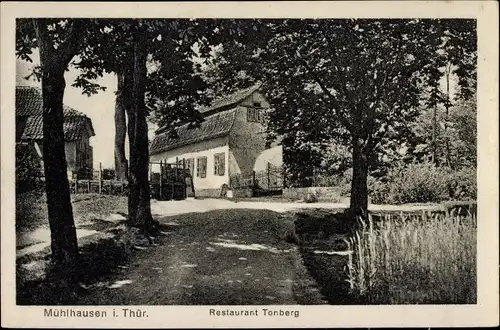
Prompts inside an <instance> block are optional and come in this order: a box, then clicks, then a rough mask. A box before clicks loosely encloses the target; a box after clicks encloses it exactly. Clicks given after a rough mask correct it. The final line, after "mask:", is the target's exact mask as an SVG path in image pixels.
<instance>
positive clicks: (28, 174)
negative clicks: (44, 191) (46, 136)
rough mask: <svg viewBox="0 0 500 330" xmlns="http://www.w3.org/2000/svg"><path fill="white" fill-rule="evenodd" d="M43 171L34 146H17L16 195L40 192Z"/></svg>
mask: <svg viewBox="0 0 500 330" xmlns="http://www.w3.org/2000/svg"><path fill="white" fill-rule="evenodd" d="M42 170H43V169H42V166H41V163H40V158H39V157H38V155H37V154H36V151H35V150H34V148H33V146H31V145H25V144H16V194H22V193H26V192H29V191H39V192H40V191H41V189H40V188H41V187H40V178H41V176H42Z"/></svg>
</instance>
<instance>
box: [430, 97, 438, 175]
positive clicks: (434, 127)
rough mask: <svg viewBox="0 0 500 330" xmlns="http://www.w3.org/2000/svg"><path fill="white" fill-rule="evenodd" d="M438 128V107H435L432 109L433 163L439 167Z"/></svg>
mask: <svg viewBox="0 0 500 330" xmlns="http://www.w3.org/2000/svg"><path fill="white" fill-rule="evenodd" d="M436 126H437V105H434V107H433V109H432V141H431V145H432V155H431V157H432V163H433V164H434V165H436V166H437V165H438V159H437V143H436V140H437V134H436Z"/></svg>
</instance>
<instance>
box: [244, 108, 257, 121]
mask: <svg viewBox="0 0 500 330" xmlns="http://www.w3.org/2000/svg"><path fill="white" fill-rule="evenodd" d="M247 121H249V122H259V121H260V110H259V109H255V108H248V112H247Z"/></svg>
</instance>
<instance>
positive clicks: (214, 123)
mask: <svg viewBox="0 0 500 330" xmlns="http://www.w3.org/2000/svg"><path fill="white" fill-rule="evenodd" d="M235 113H236V109H231V110H228V111H224V112H219V113H216V114H213V115H210V116H207V117H205V120H204V121H203V122H202V123H201V124H200V125H199V127H195V128H189V124H185V125H182V126H179V127H178V128H176V133H177V137H176V138H174V137H172V136H171V134H169V133H168V132H164V133H161V134H158V135H157V136H155V138H154V139H153V141H152V142H151V146H150V154H151V155H154V154H157V153H160V152H164V151H168V150H172V149H175V148H179V147H182V146H186V145H188V144H192V143H197V142H201V141H205V140H210V139H215V138H217V137H221V136H225V135H227V134H229V131H230V130H231V127H232V126H233V123H234V118H235Z"/></svg>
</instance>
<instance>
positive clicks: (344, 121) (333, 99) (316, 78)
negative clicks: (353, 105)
mask: <svg viewBox="0 0 500 330" xmlns="http://www.w3.org/2000/svg"><path fill="white" fill-rule="evenodd" d="M296 55H297V57H298V58H299V60H300V61H301V62H302V64H303V65H304V67H305V68H306V70H307V71H308V72H309V74H310V75H311V77H312V78H313V79H314V81H315V82H316V83H317V84H318V85H319V87H320V88H321V90H322V91H323V92H324V93H325V94H326V95H328V99H329V100H330V102H332V103H333V107H334V109H333V110H334V111H335V110H337V111H338V110H340V104H339V103H338V102H337V100H336V97H335V96H334V95H333V94H332V93H331V92H330V91H329V90H328V88H327V87H326V86H325V84H324V83H323V81H322V80H321V79H320V78H319V76H318V74H317V73H316V72H315V71H314V70H313V69H312V68H311V66H310V65H309V64H308V63H307V61H306V60H305V59H304V58H303V57H302V56H301V55H300V53H299V51H298V50H297V52H296ZM335 108H336V109H335ZM338 117H339V120H340V122H341V123H342V125H344V126H345V127H346V128H347V129H348V130H349V131H351V129H352V125H351V123H350V122H349V120H347V119H346V118H345V117H344V116H342V115H340V114H339V116H338Z"/></svg>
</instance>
